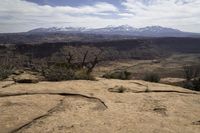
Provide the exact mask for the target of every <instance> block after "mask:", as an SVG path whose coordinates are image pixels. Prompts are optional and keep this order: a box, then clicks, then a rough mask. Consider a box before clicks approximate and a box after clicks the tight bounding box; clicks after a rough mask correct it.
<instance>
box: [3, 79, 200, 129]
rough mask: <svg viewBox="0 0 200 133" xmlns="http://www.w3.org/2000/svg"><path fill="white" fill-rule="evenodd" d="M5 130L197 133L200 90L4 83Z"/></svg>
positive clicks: (112, 83) (135, 84) (117, 83)
mask: <svg viewBox="0 0 200 133" xmlns="http://www.w3.org/2000/svg"><path fill="white" fill-rule="evenodd" d="M0 132H1V133H199V132H200V93H198V92H194V91H190V90H186V89H183V88H180V87H174V86H170V85H164V84H156V83H148V82H144V81H136V80H129V81H122V80H112V79H100V78H99V79H98V81H83V80H80V81H63V82H39V83H37V84H19V83H13V82H11V81H4V82H0Z"/></svg>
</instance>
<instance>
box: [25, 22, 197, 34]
mask: <svg viewBox="0 0 200 133" xmlns="http://www.w3.org/2000/svg"><path fill="white" fill-rule="evenodd" d="M60 32H61V33H88V34H108V35H129V36H141V37H192V36H196V35H198V36H199V34H196V33H188V32H182V31H180V30H177V29H172V28H166V27H161V26H147V27H143V28H134V27H132V26H129V25H121V26H107V27H104V28H83V27H61V28H59V27H51V28H38V29H33V30H31V31H29V32H28V33H60Z"/></svg>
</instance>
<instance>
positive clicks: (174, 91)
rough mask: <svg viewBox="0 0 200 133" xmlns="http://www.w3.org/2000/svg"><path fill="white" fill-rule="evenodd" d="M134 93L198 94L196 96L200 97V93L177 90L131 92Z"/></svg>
mask: <svg viewBox="0 0 200 133" xmlns="http://www.w3.org/2000/svg"><path fill="white" fill-rule="evenodd" d="M131 92H132V93H168V92H172V93H182V94H196V95H200V93H198V92H186V91H176V90H148V91H134V90H132V91H131Z"/></svg>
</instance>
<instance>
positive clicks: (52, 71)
mask: <svg viewBox="0 0 200 133" xmlns="http://www.w3.org/2000/svg"><path fill="white" fill-rule="evenodd" d="M42 74H43V76H44V77H45V79H46V80H48V81H62V80H73V79H74V78H75V72H74V70H73V69H68V68H66V67H58V66H52V67H50V68H46V69H44V70H43V71H42Z"/></svg>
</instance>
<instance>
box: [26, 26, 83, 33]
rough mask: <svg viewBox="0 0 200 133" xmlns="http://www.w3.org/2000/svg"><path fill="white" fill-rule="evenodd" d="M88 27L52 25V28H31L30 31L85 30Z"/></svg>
mask: <svg viewBox="0 0 200 133" xmlns="http://www.w3.org/2000/svg"><path fill="white" fill-rule="evenodd" d="M85 30H86V28H84V27H50V28H37V29H33V30H30V31H29V32H30V33H40V32H83V31H85Z"/></svg>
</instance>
